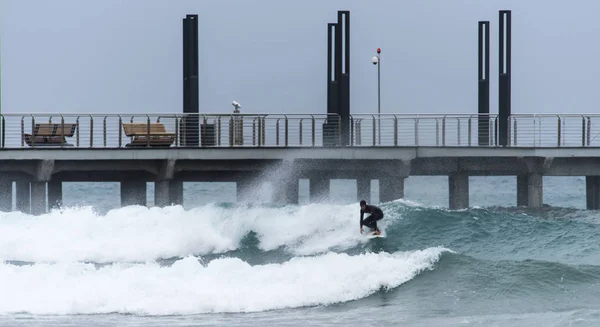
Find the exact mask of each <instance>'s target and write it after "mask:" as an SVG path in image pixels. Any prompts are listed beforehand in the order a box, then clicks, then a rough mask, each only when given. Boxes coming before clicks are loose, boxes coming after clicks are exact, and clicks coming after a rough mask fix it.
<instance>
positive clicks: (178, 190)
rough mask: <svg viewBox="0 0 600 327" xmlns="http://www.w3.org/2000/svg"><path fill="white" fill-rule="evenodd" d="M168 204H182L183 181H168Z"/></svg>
mask: <svg viewBox="0 0 600 327" xmlns="http://www.w3.org/2000/svg"><path fill="white" fill-rule="evenodd" d="M169 199H170V201H169V204H172V205H183V181H181V180H171V181H169Z"/></svg>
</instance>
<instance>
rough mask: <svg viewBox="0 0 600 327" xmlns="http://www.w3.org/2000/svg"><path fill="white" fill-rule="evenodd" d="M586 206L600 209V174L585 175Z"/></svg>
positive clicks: (590, 208) (591, 208)
mask: <svg viewBox="0 0 600 327" xmlns="http://www.w3.org/2000/svg"><path fill="white" fill-rule="evenodd" d="M585 193H586V194H585V195H586V207H587V209H588V210H598V209H600V176H585Z"/></svg>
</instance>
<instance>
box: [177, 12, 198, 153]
mask: <svg viewBox="0 0 600 327" xmlns="http://www.w3.org/2000/svg"><path fill="white" fill-rule="evenodd" d="M198 92H199V90H198V15H186V17H185V18H184V19H183V113H184V114H188V115H186V116H185V117H184V118H183V119H182V123H183V126H182V128H181V134H182V135H181V136H182V141H183V142H182V144H183V145H184V146H198V144H199V136H200V128H199V119H198V114H199V104H198V103H199V99H198V98H199V95H198Z"/></svg>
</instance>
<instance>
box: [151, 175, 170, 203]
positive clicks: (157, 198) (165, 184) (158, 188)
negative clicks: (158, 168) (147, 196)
mask: <svg viewBox="0 0 600 327" xmlns="http://www.w3.org/2000/svg"><path fill="white" fill-rule="evenodd" d="M170 186H171V184H170V181H168V180H162V181H156V182H154V205H155V206H157V207H166V206H169V205H170V204H171V197H170V196H169V194H170Z"/></svg>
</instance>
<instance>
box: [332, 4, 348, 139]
mask: <svg viewBox="0 0 600 327" xmlns="http://www.w3.org/2000/svg"><path fill="white" fill-rule="evenodd" d="M335 41H336V50H335V55H336V62H335V66H336V77H337V80H338V85H339V91H338V96H339V99H338V108H339V109H338V113H339V115H340V118H341V120H342V145H349V144H350V142H349V140H350V12H349V11H338V22H337V28H336V37H335ZM342 45H343V46H342Z"/></svg>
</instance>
